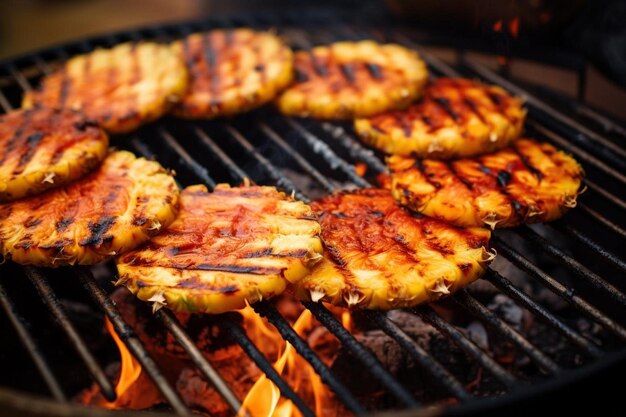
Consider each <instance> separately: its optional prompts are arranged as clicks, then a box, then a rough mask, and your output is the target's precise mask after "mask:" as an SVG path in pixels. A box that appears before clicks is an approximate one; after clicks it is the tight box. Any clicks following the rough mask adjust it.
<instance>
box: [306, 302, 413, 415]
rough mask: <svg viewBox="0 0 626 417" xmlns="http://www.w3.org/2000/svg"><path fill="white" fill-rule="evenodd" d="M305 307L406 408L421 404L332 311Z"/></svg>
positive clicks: (318, 306)
mask: <svg viewBox="0 0 626 417" xmlns="http://www.w3.org/2000/svg"><path fill="white" fill-rule="evenodd" d="M302 304H304V306H305V307H306V308H307V309H308V310H309V311H311V313H313V315H314V316H315V318H316V319H317V320H319V322H320V323H322V324H323V325H324V326H325V327H326V328H327V329H328V330H330V332H331V333H332V334H334V335H335V336H336V337H337V338H338V339H339V340H340V341H341V343H342V345H343V346H344V347H346V348H347V349H348V350H350V351H351V352H352V353H353V354H354V356H355V357H356V358H357V359H358V360H359V361H360V362H361V363H362V364H363V366H365V367H366V369H367V371H368V372H369V373H371V374H372V375H373V376H374V377H375V378H376V379H378V380H379V381H380V382H382V383H383V385H385V386H386V387H387V388H388V389H389V392H390V393H391V394H392V395H393V396H394V397H396V398H397V399H398V400H399V401H400V402H402V403H403V404H404V405H405V406H409V407H417V406H419V402H417V400H416V399H415V398H414V397H413V395H412V394H411V393H410V392H409V391H408V390H407V389H406V388H404V386H402V385H401V384H400V383H399V382H398V381H397V380H396V379H395V378H394V377H393V376H392V375H391V374H390V373H389V371H387V370H386V369H385V367H384V366H383V364H382V363H380V361H379V360H378V358H377V357H376V356H374V354H372V353H371V352H370V351H368V350H367V349H365V347H364V346H363V345H362V344H361V343H359V342H358V341H357V340H356V339H355V338H354V336H352V335H351V334H350V332H348V330H347V329H346V328H345V327H343V325H342V324H341V323H340V322H339V321H337V319H336V318H335V317H334V316H333V315H332V313H331V312H330V311H328V310H327V309H326V307H324V306H323V305H322V304H319V303H313V302H303V303H302Z"/></svg>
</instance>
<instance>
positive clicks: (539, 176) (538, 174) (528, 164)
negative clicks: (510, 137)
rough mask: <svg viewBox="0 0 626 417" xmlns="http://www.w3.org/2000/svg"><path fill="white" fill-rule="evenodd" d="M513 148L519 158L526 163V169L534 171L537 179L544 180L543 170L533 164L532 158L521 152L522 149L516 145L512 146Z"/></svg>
mask: <svg viewBox="0 0 626 417" xmlns="http://www.w3.org/2000/svg"><path fill="white" fill-rule="evenodd" d="M511 150H512V151H513V152H514V153H515V155H517V156H518V157H519V159H520V160H521V161H522V164H524V166H525V167H526V169H527V170H528V171H530V172H532V174H533V175H534V176H535V177H536V178H537V180H538V181H539V182H541V180H543V172H541V171H540V170H539V169H538V168H537V167H535V166H534V165H533V164H531V162H530V159H528V156H526V155H524V154H523V153H522V152H520V150H519V149H518V148H517V146H516V145H513V146H511Z"/></svg>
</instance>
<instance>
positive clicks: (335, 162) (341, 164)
mask: <svg viewBox="0 0 626 417" xmlns="http://www.w3.org/2000/svg"><path fill="white" fill-rule="evenodd" d="M286 121H287V123H288V124H289V126H291V127H292V128H294V129H295V130H296V131H297V132H298V133H299V134H300V136H301V137H302V138H303V139H304V141H305V142H306V144H307V145H308V146H309V148H311V150H312V151H313V152H314V153H316V154H317V155H320V156H321V157H322V158H323V159H324V160H325V161H326V162H327V163H328V165H329V166H330V168H331V169H338V168H339V169H340V170H341V171H342V172H344V173H345V174H346V175H347V176H348V178H349V179H350V181H352V183H354V184H355V185H358V186H359V187H369V186H370V183H369V182H367V181H366V180H364V179H363V178H361V177H360V176H359V175H358V174H357V173H356V171H355V170H354V166H352V165H350V164H349V163H347V162H346V161H345V160H343V159H342V158H340V157H339V156H337V154H336V153H335V152H334V151H333V150H332V149H331V148H330V146H328V144H327V143H326V142H324V141H323V140H321V139H320V138H318V137H317V136H315V135H314V134H312V133H311V132H309V131H308V130H307V129H305V128H304V127H303V126H302V124H300V122H297V121H295V120H294V119H286Z"/></svg>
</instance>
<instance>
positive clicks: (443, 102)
mask: <svg viewBox="0 0 626 417" xmlns="http://www.w3.org/2000/svg"><path fill="white" fill-rule="evenodd" d="M433 101H434V102H435V103H437V105H439V107H441V108H442V109H443V110H444V111H445V112H446V113H447V114H448V115H449V116H450V117H451V118H452V120H454V121H455V122H456V123H459V122H461V116H459V114H458V113H457V112H455V111H454V110H453V109H452V107H450V100H448V99H447V98H445V97H433Z"/></svg>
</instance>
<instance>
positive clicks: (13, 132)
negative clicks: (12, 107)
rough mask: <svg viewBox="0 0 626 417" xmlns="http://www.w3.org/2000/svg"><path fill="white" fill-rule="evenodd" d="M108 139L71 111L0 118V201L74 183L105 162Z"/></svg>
mask: <svg viewBox="0 0 626 417" xmlns="http://www.w3.org/2000/svg"><path fill="white" fill-rule="evenodd" d="M108 146H109V139H108V137H107V135H106V133H104V131H102V130H101V129H100V128H98V127H97V125H95V124H94V123H92V122H90V121H88V120H86V119H85V118H84V116H82V115H80V114H79V113H76V112H73V111H69V110H51V109H44V108H42V109H35V110H17V111H13V112H11V113H9V114H6V115H3V116H0V202H5V201H11V200H16V199H18V198H22V197H24V196H27V195H34V194H38V193H41V192H43V191H45V190H47V189H49V188H53V187H58V186H60V185H64V184H67V183H68V182H71V181H73V180H76V179H78V178H80V177H82V176H84V175H85V174H87V173H88V172H90V171H91V170H93V169H94V168H96V167H97V166H98V165H99V164H100V162H101V161H102V160H103V159H104V158H105V156H106V154H107V149H108Z"/></svg>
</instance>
